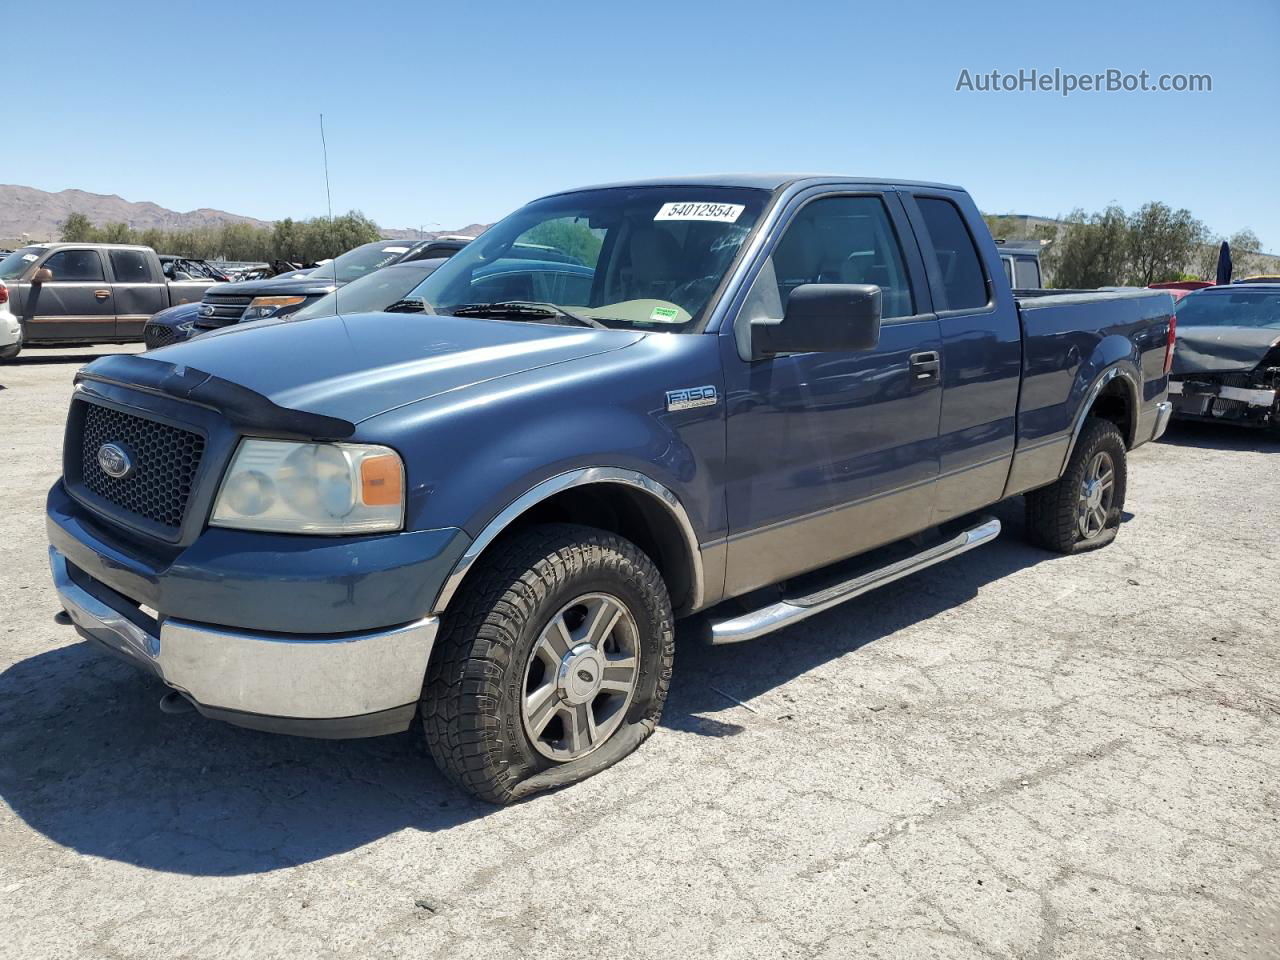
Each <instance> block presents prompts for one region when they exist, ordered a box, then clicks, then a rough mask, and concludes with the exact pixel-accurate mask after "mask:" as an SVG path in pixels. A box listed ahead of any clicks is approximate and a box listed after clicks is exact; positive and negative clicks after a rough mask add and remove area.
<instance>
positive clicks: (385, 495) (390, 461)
mask: <svg viewBox="0 0 1280 960" xmlns="http://www.w3.org/2000/svg"><path fill="white" fill-rule="evenodd" d="M402 483H403V481H402V480H401V477H400V459H399V458H398V457H391V456H380V457H367V458H366V459H365V460H363V461H361V463H360V500H361V502H362V503H364V505H365V506H366V507H393V506H397V505H399V503H400V502H401V500H402V499H403V498H404V491H403V489H401V487H402Z"/></svg>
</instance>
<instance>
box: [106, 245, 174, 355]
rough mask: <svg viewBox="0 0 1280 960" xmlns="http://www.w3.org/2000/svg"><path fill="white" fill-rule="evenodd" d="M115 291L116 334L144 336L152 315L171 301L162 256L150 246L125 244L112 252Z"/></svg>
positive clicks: (124, 337) (130, 337)
mask: <svg viewBox="0 0 1280 960" xmlns="http://www.w3.org/2000/svg"><path fill="white" fill-rule="evenodd" d="M107 261H108V263H109V265H110V267H111V273H112V280H111V292H112V295H113V296H114V297H115V302H116V338H117V339H119V340H141V339H142V328H143V326H144V325H145V324H146V322H147V321H148V320H150V319H151V315H152V314H154V313H158V312H159V311H161V310H163V309H164V308H165V307H167V306H168V305H169V290H168V288H167V286H166V284H165V278H164V274H163V273H161V272H160V260H159V258H157V257H155V256H153V255H152V253H151V252H150V251H149V250H136V249H130V248H128V247H122V248H120V249H118V250H111V251H109V252H108V255H107Z"/></svg>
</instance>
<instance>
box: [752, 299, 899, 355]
mask: <svg viewBox="0 0 1280 960" xmlns="http://www.w3.org/2000/svg"><path fill="white" fill-rule="evenodd" d="M880 309H881V293H880V288H879V287H877V286H876V285H875V284H867V283H805V284H801V285H800V286H798V287H796V288H795V289H794V290H792V291H791V296H790V297H789V298H788V299H787V312H786V316H784V317H783V318H782V319H781V320H752V321H751V356H752V359H755V360H758V359H760V358H761V357H768V356H772V355H774V354H776V353H828V352H832V351H837V350H872V349H874V348H875V346H876V344H878V343H879V342H880Z"/></svg>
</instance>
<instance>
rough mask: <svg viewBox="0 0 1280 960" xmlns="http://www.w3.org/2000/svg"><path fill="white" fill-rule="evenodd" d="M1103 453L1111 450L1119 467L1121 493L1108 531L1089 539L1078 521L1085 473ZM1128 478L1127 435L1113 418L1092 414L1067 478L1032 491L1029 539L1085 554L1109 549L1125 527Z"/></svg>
mask: <svg viewBox="0 0 1280 960" xmlns="http://www.w3.org/2000/svg"><path fill="white" fill-rule="evenodd" d="M1100 451H1103V452H1106V453H1107V454H1109V455H1110V457H1111V460H1112V462H1113V463H1114V465H1115V492H1114V494H1113V496H1112V501H1111V506H1110V509H1109V510H1108V513H1107V519H1106V525H1105V526H1104V528H1103V530H1102V532H1101V533H1100V534H1098V535H1097V536H1095V537H1094V538H1092V539H1086V538H1085V537H1084V535H1083V534H1082V533H1081V531H1080V528H1079V524H1078V516H1079V506H1080V491H1081V487H1082V486H1083V485H1084V478H1085V471H1086V470H1087V469H1088V467H1089V464H1090V463H1092V462H1093V459H1094V457H1095V456H1096V455H1097V454H1098V453H1099V452H1100ZM1127 480H1128V466H1127V461H1126V457H1125V445H1124V437H1123V436H1121V434H1120V430H1119V428H1117V427H1116V425H1115V424H1114V423H1112V422H1111V421H1110V420H1103V419H1100V418H1098V417H1089V418H1088V419H1087V420H1085V423H1084V428H1083V429H1082V430H1081V431H1080V436H1079V438H1078V439H1077V441H1076V447H1075V450H1073V451H1072V453H1071V459H1070V461H1068V463H1067V469H1066V470H1065V471H1064V472H1063V474H1062V476H1061V478H1059V479H1058V481H1057V482H1056V483H1051V484H1050V485H1049V486H1047V487H1042V488H1040V489H1039V490H1033V491H1032V492H1031V493H1028V494H1027V496H1026V504H1027V520H1026V524H1027V537H1028V538H1029V539H1030V540H1031V542H1032V543H1035V544H1038V545H1039V546H1042V547H1044V548H1046V549H1048V550H1053V551H1055V552H1057V553H1067V554H1073V553H1083V552H1084V551H1086V550H1096V549H1098V548H1099V547H1105V546H1106V545H1107V544H1109V543H1110V542H1111V541H1112V540H1114V539H1115V538H1116V531H1117V530H1119V529H1120V517H1121V514H1122V513H1123V511H1124V495H1125V485H1126V482H1127Z"/></svg>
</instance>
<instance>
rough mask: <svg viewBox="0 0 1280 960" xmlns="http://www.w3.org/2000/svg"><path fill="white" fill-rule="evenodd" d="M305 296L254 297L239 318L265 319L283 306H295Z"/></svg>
mask: <svg viewBox="0 0 1280 960" xmlns="http://www.w3.org/2000/svg"><path fill="white" fill-rule="evenodd" d="M306 299H307V298H306V297H254V298H253V300H251V301H250V302H249V306H248V307H247V308H246V309H245V311H244V316H242V317H241V318H240V319H241V320H265V319H267V317H274V316H275V315H276V314H277V313H279V312H280V311H281V310H282V309H284V308H285V307H296V306H297V305H298V304H300V303H302V301H304V300H306Z"/></svg>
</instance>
